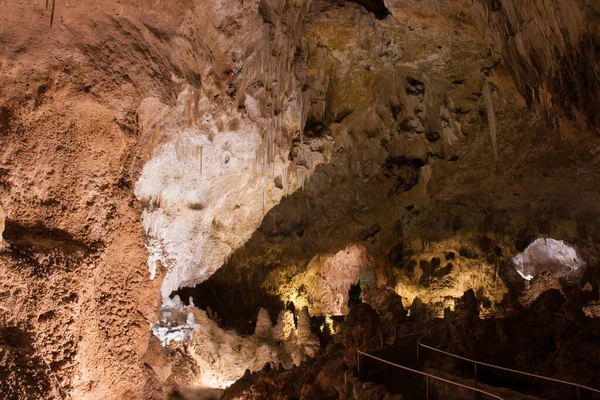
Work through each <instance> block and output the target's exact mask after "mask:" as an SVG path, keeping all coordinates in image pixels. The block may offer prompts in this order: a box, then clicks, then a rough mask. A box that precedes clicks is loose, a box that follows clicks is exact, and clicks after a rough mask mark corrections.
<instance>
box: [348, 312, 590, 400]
mask: <svg viewBox="0 0 600 400" xmlns="http://www.w3.org/2000/svg"><path fill="white" fill-rule="evenodd" d="M444 326H445V323H444V322H440V320H438V321H437V322H436V321H433V322H431V323H429V324H428V325H427V326H426V327H425V328H424V329H422V330H420V331H417V328H416V324H414V323H407V324H403V325H398V326H395V327H394V328H393V329H390V330H388V331H382V332H380V333H379V334H378V335H376V336H375V337H373V338H372V339H371V340H369V341H368V342H367V343H365V344H364V345H363V346H361V347H360V348H359V350H358V352H357V362H358V372H359V375H361V376H362V377H363V378H365V379H368V380H370V381H373V382H375V383H377V384H382V385H384V386H385V387H386V388H387V389H388V391H389V392H391V393H394V394H401V395H402V396H403V398H404V399H407V400H420V399H443V400H446V399H448V400H450V399H485V400H487V399H519V400H520V399H523V400H536V399H550V400H559V399H560V400H564V399H569V398H572V399H577V400H587V399H590V400H600V390H597V389H593V388H589V387H586V386H583V385H579V384H575V383H571V382H567V381H562V380H558V379H554V378H549V377H545V376H540V375H535V374H530V373H526V372H522V371H516V370H512V369H509V368H505V367H500V366H497V365H493V364H488V363H483V362H480V361H476V360H471V359H468V358H465V357H461V356H458V355H455V354H452V353H448V352H445V351H442V350H439V349H437V348H435V347H432V346H429V345H427V344H424V343H422V340H423V338H424V337H426V336H429V335H430V334H431V333H432V332H434V331H436V330H437V329H439V328H442V327H444ZM406 328H408V330H412V332H411V333H406V331H407V329H406ZM433 355H437V356H440V357H433Z"/></svg>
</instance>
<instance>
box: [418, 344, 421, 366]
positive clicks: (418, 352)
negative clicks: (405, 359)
mask: <svg viewBox="0 0 600 400" xmlns="http://www.w3.org/2000/svg"><path fill="white" fill-rule="evenodd" d="M417 369H421V368H420V364H419V341H418V340H417Z"/></svg>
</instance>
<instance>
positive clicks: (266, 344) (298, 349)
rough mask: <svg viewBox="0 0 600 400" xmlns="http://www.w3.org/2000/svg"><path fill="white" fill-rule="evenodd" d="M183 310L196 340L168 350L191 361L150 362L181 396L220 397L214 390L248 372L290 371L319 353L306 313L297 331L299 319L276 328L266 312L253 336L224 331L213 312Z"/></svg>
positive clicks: (282, 316) (280, 322)
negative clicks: (296, 323)
mask: <svg viewBox="0 0 600 400" xmlns="http://www.w3.org/2000/svg"><path fill="white" fill-rule="evenodd" d="M182 311H184V312H188V313H190V315H192V316H193V317H192V318H193V321H194V326H193V335H192V336H191V340H186V341H184V340H177V341H176V342H179V343H176V342H175V341H174V342H173V344H172V345H170V346H169V347H168V348H169V349H170V350H171V351H177V352H178V353H179V354H180V357H182V358H183V359H184V361H185V362H181V360H180V361H179V362H174V361H173V360H169V361H170V362H167V363H165V360H164V359H161V358H157V359H154V360H148V361H147V363H148V365H150V366H151V367H152V368H153V369H154V370H155V371H156V370H158V371H161V370H162V369H164V368H169V369H168V371H167V372H166V373H164V376H163V378H162V381H163V382H164V384H165V385H166V386H167V387H172V388H174V390H177V391H179V392H189V393H194V392H198V393H204V394H208V393H211V394H214V393H216V392H215V391H214V389H224V388H226V387H227V386H229V385H231V384H232V383H234V382H235V381H236V380H237V379H239V378H241V377H242V376H243V375H244V372H245V371H246V370H249V371H250V372H256V371H260V370H262V369H263V368H265V367H266V368H278V367H279V366H280V365H281V366H282V367H283V368H285V369H289V368H291V367H293V366H298V365H300V364H301V363H302V362H303V361H305V360H306V359H307V357H314V356H315V355H316V353H317V351H318V349H319V340H318V339H317V337H316V336H315V335H314V334H313V333H312V332H311V330H310V319H309V317H308V313H307V311H306V309H305V310H304V311H303V312H301V313H300V316H299V318H298V325H297V326H296V325H295V324H294V319H293V318H291V319H289V318H286V314H287V312H286V311H282V312H281V313H280V315H279V318H278V321H277V324H276V325H275V326H273V324H272V322H271V318H270V317H269V314H268V313H267V312H266V310H264V309H261V310H260V312H259V314H258V318H257V323H256V329H255V332H254V334H253V335H251V336H240V335H239V334H237V333H236V332H235V331H232V330H223V329H222V328H220V327H219V326H218V324H217V322H216V321H214V320H212V319H210V318H209V317H208V315H207V313H205V312H204V311H202V310H198V309H196V308H195V307H193V306H188V307H186V308H185V309H184V310H182ZM288 312H289V311H288ZM171 320H175V319H171ZM179 326H181V324H180V325H179ZM284 332H285V333H284ZM282 333H284V334H282ZM178 364H181V365H179V366H178Z"/></svg>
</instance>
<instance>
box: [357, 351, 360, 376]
mask: <svg viewBox="0 0 600 400" xmlns="http://www.w3.org/2000/svg"><path fill="white" fill-rule="evenodd" d="M356 371H357V372H358V376H360V350H358V351H357V352H356Z"/></svg>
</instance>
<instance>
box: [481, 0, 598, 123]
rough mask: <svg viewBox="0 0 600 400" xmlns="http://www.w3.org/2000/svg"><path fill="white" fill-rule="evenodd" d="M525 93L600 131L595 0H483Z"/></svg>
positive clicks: (558, 117)
mask: <svg viewBox="0 0 600 400" xmlns="http://www.w3.org/2000/svg"><path fill="white" fill-rule="evenodd" d="M478 3H479V5H480V7H481V8H482V10H483V13H484V15H485V17H486V18H487V21H488V24H489V25H490V27H491V31H492V35H493V38H494V43H495V45H496V48H497V49H498V51H500V53H501V54H502V58H503V60H504V62H505V63H506V65H507V67H508V69H509V71H510V73H511V76H512V77H513V80H514V82H515V84H516V86H517V88H518V89H519V92H520V93H521V95H522V96H523V97H524V98H525V99H526V100H527V102H528V104H530V105H535V104H537V105H539V106H540V108H541V109H542V110H544V111H545V113H547V116H548V117H549V118H550V119H551V120H554V121H555V122H557V123H559V122H560V121H562V122H563V124H569V123H571V124H574V125H575V126H576V129H578V130H580V131H587V130H591V131H592V132H595V133H596V134H598V132H600V130H599V129H600V128H599V126H600V115H599V111H598V110H599V109H600V94H599V93H600V90H599V89H600V69H599V67H598V65H599V62H598V61H599V59H600V30H599V28H598V27H599V26H600V6H599V5H598V3H597V2H595V1H592V0H578V1H568V0H565V1H558V0H551V1H546V0H535V1H518V0H508V1H506V0H502V1H500V0H498V1H487V0H486V1H479V2H478Z"/></svg>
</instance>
